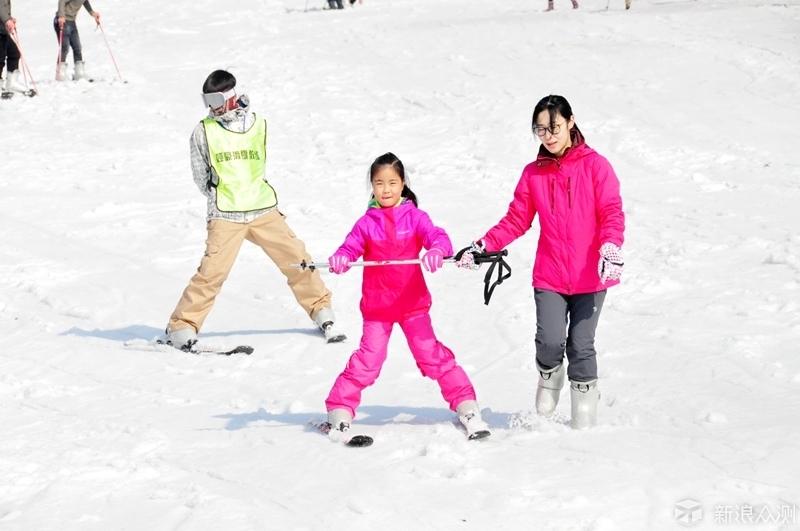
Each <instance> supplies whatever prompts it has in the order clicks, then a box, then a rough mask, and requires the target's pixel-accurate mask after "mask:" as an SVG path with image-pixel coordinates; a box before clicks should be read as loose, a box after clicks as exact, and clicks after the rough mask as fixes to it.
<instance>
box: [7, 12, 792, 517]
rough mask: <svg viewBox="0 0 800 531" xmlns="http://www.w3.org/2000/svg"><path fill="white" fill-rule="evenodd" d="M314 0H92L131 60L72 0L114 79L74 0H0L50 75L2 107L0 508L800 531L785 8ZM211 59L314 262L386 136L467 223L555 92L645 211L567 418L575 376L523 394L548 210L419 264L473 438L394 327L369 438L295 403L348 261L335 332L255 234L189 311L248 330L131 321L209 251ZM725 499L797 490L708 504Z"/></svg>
mask: <svg viewBox="0 0 800 531" xmlns="http://www.w3.org/2000/svg"><path fill="white" fill-rule="evenodd" d="M323 3H324V2H323V1H321V0H309V2H308V4H307V5H306V4H305V3H304V0H266V1H264V0H248V1H246V0H229V1H226V2H221V1H218V0H217V1H211V0H200V1H192V2H189V1H185V0H184V1H170V2H164V1H157V0H142V1H139V2H134V3H124V2H102V1H101V0H97V2H96V3H95V4H96V5H95V8H97V10H98V11H100V12H101V13H102V16H103V19H102V20H103V28H104V30H105V34H106V37H107V38H108V42H109V44H110V45H111V51H112V52H113V53H114V58H115V59H116V61H117V64H118V66H119V69H120V72H121V74H122V77H123V78H124V79H125V80H126V81H127V83H122V82H121V81H120V80H119V79H118V76H117V72H116V70H115V68H114V65H113V63H112V61H111V57H110V56H109V53H108V50H107V49H106V46H105V42H104V40H103V35H102V34H101V33H100V32H98V31H94V30H93V25H94V24H93V23H92V20H91V19H90V18H89V17H88V15H87V13H85V12H82V13H81V14H80V16H79V19H78V26H79V28H80V31H81V37H82V39H83V45H84V58H85V61H86V64H87V71H89V73H90V74H92V75H93V76H94V77H95V82H94V83H88V82H84V81H82V82H78V83H73V82H64V83H61V84H56V82H55V81H54V79H53V78H54V72H55V65H54V63H55V61H53V59H55V55H56V53H57V46H56V38H55V35H54V32H53V29H52V15H53V10H54V7H55V5H54V4H55V1H54V0H47V1H45V0H35V1H30V2H15V3H14V9H15V16H16V18H17V19H18V21H19V36H20V38H21V39H22V41H21V44H22V46H23V53H24V54H25V55H26V58H27V60H28V63H29V65H30V69H31V71H32V73H33V75H34V78H35V80H36V84H37V87H38V89H39V91H40V95H39V96H38V97H35V98H30V99H29V98H24V97H22V96H16V97H14V98H13V99H12V100H10V101H3V102H0V168H1V169H0V173H2V179H0V196H1V197H2V209H0V242H1V243H2V253H0V425H1V426H2V437H0V528H2V529H3V530H7V531H21V530H26V531H28V530H37V531H46V530H54V531H55V530H58V531H63V530H70V531H73V530H75V531H78V530H79V531H109V530H122V529H125V530H177V529H180V530H192V531H195V530H198V531H211V530H215V531H216V530H219V529H225V530H229V531H234V530H236V531H238V530H281V531H290V530H291V531H301V530H317V529H333V530H348V531H353V530H370V531H372V530H384V531H407V530H415V529H430V530H521V529H533V530H545V531H547V530H552V531H556V530H558V531H563V530H594V531H609V530H634V531H641V530H662V529H664V530H670V529H682V528H683V527H684V526H683V525H682V523H680V522H678V521H677V520H676V518H675V504H676V503H678V502H682V501H684V500H693V501H695V502H697V503H700V504H701V507H702V509H703V511H704V515H703V518H702V520H700V521H697V522H696V523H695V526H694V528H696V529H710V528H725V529H751V528H755V529H771V530H775V529H781V530H784V529H797V528H798V527H799V526H800V524H798V523H797V522H798V521H800V520H799V519H800V515H797V514H796V512H795V514H794V518H791V517H790V516H791V515H790V514H789V513H788V512H787V511H788V510H789V509H790V508H796V506H797V505H800V477H799V476H798V473H797V471H798V470H800V450H798V449H800V428H799V426H800V408H798V406H797V405H798V402H800V356H798V354H799V353H800V347H798V345H800V213H799V210H798V206H797V205H798V202H800V156H798V145H800V128H798V123H800V100H799V99H798V94H800V6H799V5H798V2H797V1H796V0H791V1H789V2H785V3H782V2H777V3H776V2H772V1H769V0H767V1H756V0H726V1H706V0H696V1H677V0H676V1H668V0H634V2H633V7H632V8H631V9H630V10H629V11H625V10H624V2H623V0H610V3H609V8H608V10H606V9H605V7H606V1H605V0H581V8H580V9H578V10H575V11H574V10H572V9H571V8H570V5H569V2H568V1H567V0H556V3H555V5H556V10H555V11H553V12H552V13H543V12H542V10H543V9H544V7H545V4H546V3H545V1H544V0H536V1H534V0H524V1H523V0H507V1H503V2H497V1H485V0H461V1H458V2H456V1H454V0H425V1H424V2H419V1H411V0H392V1H387V0H365V3H364V4H363V5H360V4H356V5H355V7H353V8H349V7H348V8H347V9H345V10H343V11H324V10H322V4H323ZM69 62H70V63H72V59H71V56H70V59H69ZM217 68H229V69H230V70H231V71H232V72H233V73H234V74H235V75H236V76H237V78H238V79H239V88H240V90H241V91H243V92H246V93H248V94H249V95H250V96H251V98H252V102H253V107H254V109H255V110H256V111H257V112H260V113H262V114H263V115H264V116H265V117H266V118H267V119H268V121H269V127H270V136H269V154H268V157H269V161H268V169H267V171H268V175H269V178H270V180H271V182H272V183H273V185H274V186H275V188H276V189H277V191H278V196H279V199H280V204H281V210H282V212H284V213H285V214H286V216H287V218H288V222H289V223H290V225H291V226H292V228H293V229H294V231H295V232H296V233H297V234H298V236H299V237H300V238H302V239H303V240H304V241H305V242H306V244H307V246H308V249H309V251H310V252H311V254H312V255H313V256H314V258H315V259H317V260H325V259H327V257H328V256H329V254H331V253H332V252H333V251H334V250H335V249H336V247H337V246H338V245H339V244H340V243H341V241H342V240H343V239H344V236H345V234H346V233H347V231H348V230H349V229H350V227H351V226H352V224H353V223H354V222H355V220H356V219H357V218H358V216H360V215H361V214H362V213H363V211H364V210H365V206H366V201H367V192H366V172H367V169H368V166H369V164H370V162H371V161H372V160H373V159H374V158H375V157H377V156H378V155H381V154H383V153H385V152H387V151H392V152H394V153H395V154H397V155H398V156H399V157H400V158H401V159H402V160H403V161H404V162H405V164H406V167H407V168H408V169H409V171H410V179H411V185H412V188H413V189H414V191H415V192H416V193H417V194H418V196H419V198H420V201H421V204H420V206H421V207H422V208H423V209H425V210H427V211H428V212H429V213H430V215H431V216H432V218H433V219H434V221H435V222H436V223H437V224H439V225H441V226H443V227H444V228H445V229H446V230H447V231H448V232H449V234H450V236H451V238H452V239H453V242H454V245H455V246H456V247H457V248H459V247H463V246H466V245H468V244H469V242H470V241H471V240H473V239H475V238H477V237H479V236H481V235H482V234H483V232H484V231H485V230H486V229H488V228H489V227H490V226H492V225H493V224H494V223H495V222H496V221H497V220H498V219H499V218H500V217H501V216H502V215H503V214H504V213H505V209H506V206H507V204H508V202H509V201H510V200H511V197H512V193H513V189H514V186H515V184H516V182H517V179H518V178H519V175H520V173H521V170H522V168H523V167H524V165H525V164H526V163H527V162H529V161H531V160H532V159H533V158H534V157H535V155H536V152H537V149H538V145H537V142H536V141H535V139H534V138H533V136H532V134H531V131H530V119H531V111H532V109H533V106H534V105H535V103H536V102H537V101H538V100H539V99H540V98H541V97H543V96H545V95H548V94H551V93H553V94H561V95H564V96H566V97H567V98H568V99H569V100H570V102H571V103H572V106H573V109H574V111H575V115H576V118H577V122H578V124H579V125H580V127H581V129H582V130H583V132H584V133H585V136H586V139H587V142H588V144H589V145H590V146H592V147H593V148H595V149H596V150H598V151H599V152H600V153H601V154H603V155H605V156H606V157H607V158H608V159H609V160H610V161H611V163H612V164H613V166H614V168H615V169H616V171H617V173H618V175H619V177H620V180H621V182H622V194H623V201H624V205H625V211H626V214H627V231H626V242H625V245H624V248H623V250H624V252H625V257H626V270H625V273H624V275H623V283H622V285H621V286H619V287H616V288H614V289H612V290H611V291H610V293H609V295H608V298H607V303H606V307H605V308H604V309H603V315H602V317H601V320H600V327H599V330H598V337H597V349H598V361H599V370H600V388H601V392H602V399H601V402H600V406H599V425H598V426H597V427H596V428H595V429H591V430H588V431H584V432H576V431H573V430H572V429H570V427H569V391H568V390H567V391H565V392H564V393H563V394H562V403H561V404H560V405H559V407H558V410H557V413H556V416H555V418H554V419H553V420H550V421H547V420H543V419H540V418H538V417H537V416H536V415H535V412H534V395H535V389H536V381H537V372H536V369H535V365H534V357H535V345H534V333H535V309H534V303H533V293H532V288H531V286H530V281H531V279H530V273H531V267H532V263H533V255H534V252H535V249H536V239H537V231H538V228H537V227H538V225H537V224H536V223H534V227H533V228H532V229H531V231H530V232H529V233H528V234H527V235H526V236H524V237H523V238H521V239H519V240H518V241H516V242H514V243H513V244H512V245H511V246H510V247H509V258H508V260H509V263H510V264H511V266H512V268H513V276H512V278H511V279H510V280H509V281H507V282H506V283H504V284H503V285H502V286H500V287H498V288H497V290H496V291H495V294H494V297H493V299H492V301H491V304H490V305H489V306H484V305H483V300H482V299H483V297H482V289H483V284H482V279H483V272H484V271H480V272H470V271H463V270H458V269H456V268H454V267H452V266H446V267H445V268H444V269H443V270H441V271H440V272H437V273H436V274H435V275H426V276H427V278H428V279H429V286H430V288H431V291H432V293H433V300H434V306H433V309H432V317H433V320H434V326H435V328H436V331H437V334H438V335H439V337H440V339H441V340H442V341H443V342H444V343H445V344H446V345H448V346H449V347H450V348H452V350H453V351H454V352H455V353H456V356H457V358H458V359H459V361H460V363H461V364H462V365H463V366H464V367H465V368H466V370H467V372H468V374H469V375H470V376H471V378H472V379H473V382H474V384H475V387H476V390H477V392H478V394H479V401H480V404H481V406H482V408H484V409H483V411H484V415H485V418H486V419H487V421H488V422H489V424H490V426H491V428H492V431H493V434H492V436H491V438H489V439H488V440H485V441H483V442H479V443H475V442H468V441H467V440H466V438H465V436H464V434H463V433H462V431H461V430H460V429H459V428H458V427H457V425H456V424H455V423H454V422H455V421H456V417H455V415H454V414H453V413H452V412H450V411H449V410H448V409H447V406H446V404H445V403H444V401H443V400H442V398H441V396H440V395H439V392H438V388H437V386H436V385H435V383H434V382H432V381H430V380H427V379H425V378H423V377H422V376H420V374H419V372H418V371H417V369H416V367H415V366H414V362H413V360H412V358H411V355H410V353H409V351H408V347H407V346H406V344H405V341H404V339H403V337H402V333H401V332H400V331H399V330H398V329H395V336H394V337H393V338H392V343H391V346H390V357H389V360H388V362H387V363H386V365H385V367H384V370H383V373H382V375H381V377H380V378H379V380H378V382H377V384H376V385H375V386H373V387H371V388H369V389H368V390H366V391H365V393H364V400H363V404H362V407H361V409H360V410H359V415H358V418H357V419H356V427H355V430H356V431H359V432H363V433H368V434H371V435H373V436H374V437H375V441H376V442H375V444H374V445H373V446H372V447H370V448H367V449H351V448H347V447H344V446H343V445H340V444H336V443H332V442H330V441H329V440H328V439H326V438H325V437H324V436H322V435H319V434H317V433H315V432H313V431H312V430H311V429H310V428H309V426H308V422H309V420H310V419H313V418H322V417H323V415H324V403H323V401H324V399H325V397H326V395H327V392H328V390H329V388H330V386H331V384H332V383H333V380H334V378H335V377H336V375H337V374H338V373H339V372H340V371H341V370H342V368H343V367H344V365H345V363H346V361H347V359H348V357H349V355H350V353H351V352H352V350H353V349H354V348H356V346H357V344H358V339H359V336H360V331H361V318H360V314H359V311H358V302H359V297H360V279H361V272H360V271H359V270H353V271H352V272H350V273H348V274H346V275H343V276H340V277H334V276H333V275H329V274H327V273H326V276H325V280H326V282H327V283H328V286H329V287H330V288H331V289H332V291H333V292H334V304H335V310H336V311H337V314H338V316H339V324H340V327H341V328H342V329H343V330H344V331H345V332H346V333H347V334H348V336H349V339H348V341H346V342H344V343H341V344H334V345H326V344H325V343H324V342H323V340H322V337H321V335H320V334H319V332H318V331H316V330H315V328H314V326H313V325H312V323H311V322H310V321H309V320H308V318H307V316H306V315H305V314H304V313H303V312H302V310H301V309H300V308H299V307H298V306H297V304H296V303H295V301H294V298H293V297H292V295H291V293H290V291H289V289H288V288H287V287H286V285H285V282H284V280H283V279H282V277H281V275H280V274H279V272H278V270H277V268H276V267H275V266H274V265H273V264H272V263H271V262H270V261H269V260H268V259H267V257H266V256H264V255H263V253H262V252H261V251H260V250H258V249H257V248H255V247H254V246H252V245H249V244H246V245H245V247H244V248H243V249H242V252H241V255H240V259H239V261H238V262H237V264H236V265H235V267H234V269H233V271H232V273H231V276H230V278H229V279H228V281H227V283H226V284H225V287H224V289H223V291H222V294H221V295H220V297H219V298H218V300H217V303H216V306H215V307H214V309H213V311H212V313H211V315H210V317H209V319H208V321H207V322H206V325H205V327H204V328H203V330H202V333H201V339H202V340H204V341H205V342H206V343H210V344H214V345H220V346H234V345H237V344H243V343H244V344H250V345H252V346H253V347H255V353H254V354H253V355H252V356H249V357H248V356H238V357H231V358H224V357H199V356H192V355H188V354H184V353H181V352H178V351H158V350H152V349H151V350H147V346H146V344H147V341H149V340H151V339H153V338H154V337H156V336H157V335H158V334H159V333H160V332H161V331H162V330H163V328H164V326H165V325H166V322H167V319H168V317H169V315H170V313H171V311H172V309H173V308H174V305H175V303H176V302H177V300H178V298H179V296H180V294H181V292H182V290H183V288H184V287H185V285H186V283H187V281H188V279H189V278H190V277H191V275H192V274H193V273H194V271H195V269H196V267H197V265H198V264H199V260H200V258H201V256H202V253H203V249H204V240H205V200H204V198H203V197H202V196H201V195H200V193H199V192H198V190H197V189H196V188H195V185H194V183H193V182H192V179H191V173H190V170H189V154H188V138H189V134H190V132H191V131H192V129H193V128H194V126H195V125H196V124H197V122H198V121H199V120H200V119H201V118H203V116H204V111H203V108H202V105H201V101H200V97H199V94H200V88H201V85H202V82H203V80H204V79H205V77H206V76H207V75H208V74H209V73H210V72H211V71H212V70H214V69H217ZM71 69H72V67H71V66H70V71H71ZM126 342H127V343H129V345H127V346H126V344H125V343H126ZM734 506H736V507H738V509H736V510H739V511H742V512H744V511H745V508H746V507H750V508H751V510H752V511H753V514H756V515H757V514H758V513H759V511H763V510H764V509H768V510H769V511H770V513H771V514H772V515H773V516H775V515H776V514H778V513H779V512H780V511H783V514H784V517H783V518H780V519H779V518H773V519H772V520H771V521H770V522H760V523H759V524H736V523H730V524H727V525H724V524H725V522H723V521H721V514H722V513H720V512H718V508H724V507H729V508H733V507H734Z"/></svg>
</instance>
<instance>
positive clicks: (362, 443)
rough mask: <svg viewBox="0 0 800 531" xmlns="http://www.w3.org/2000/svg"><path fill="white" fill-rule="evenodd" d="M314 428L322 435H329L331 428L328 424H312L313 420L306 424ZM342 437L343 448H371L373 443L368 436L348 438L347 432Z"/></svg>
mask: <svg viewBox="0 0 800 531" xmlns="http://www.w3.org/2000/svg"><path fill="white" fill-rule="evenodd" d="M308 423H309V424H311V425H312V426H313V427H314V428H316V429H317V430H319V431H320V432H322V433H324V434H325V435H329V434H330V432H331V429H332V428H333V427H332V426H331V424H330V422H314V421H313V420H311V421H309V422H308ZM342 435H343V437H342V439H341V441H342V444H344V445H345V446H353V447H355V448H364V447H366V446H371V445H372V443H373V442H374V441H373V439H372V437H370V436H369V435H353V436H352V437H348V434H347V432H345V433H343V434H342Z"/></svg>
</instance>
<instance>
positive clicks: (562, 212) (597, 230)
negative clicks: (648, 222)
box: [483, 128, 625, 295]
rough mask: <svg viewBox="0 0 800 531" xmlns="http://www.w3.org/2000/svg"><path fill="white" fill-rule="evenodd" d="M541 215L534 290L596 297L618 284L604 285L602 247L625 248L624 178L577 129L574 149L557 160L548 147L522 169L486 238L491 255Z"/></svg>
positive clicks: (573, 136)
mask: <svg viewBox="0 0 800 531" xmlns="http://www.w3.org/2000/svg"><path fill="white" fill-rule="evenodd" d="M537 212H538V213H539V226H540V234H539V245H538V247H537V249H536V260H535V262H534V266H533V286H534V287H535V288H541V289H545V290H549V291H555V292H557V293H562V294H565V295H572V294H578V293H595V292H597V291H602V290H604V289H606V288H608V287H610V286H614V285H616V284H619V280H614V281H609V282H607V283H605V284H602V283H601V282H600V276H599V275H598V273H597V263H598V261H599V260H600V246H601V245H602V244H604V243H606V242H611V243H613V244H615V245H616V246H618V247H622V242H623V240H624V238H623V231H624V230H625V214H624V213H623V212H622V199H621V198H620V195H619V180H618V179H617V176H616V175H615V174H614V170H613V169H612V168H611V164H609V162H608V161H607V160H606V159H605V158H604V157H603V156H602V155H600V154H598V153H597V152H596V151H595V150H593V149H592V148H590V147H589V146H587V145H586V143H585V142H584V139H583V135H582V134H581V132H580V131H578V130H577V128H576V129H574V130H573V131H572V147H570V148H569V149H568V150H567V151H566V152H565V153H564V155H563V156H562V157H561V158H556V157H554V156H553V155H552V154H550V152H548V151H547V150H546V149H545V148H544V146H541V148H540V149H539V156H538V157H537V158H536V160H535V161H534V162H532V163H530V164H528V165H527V166H526V167H525V169H524V170H523V171H522V177H521V178H520V180H519V183H518V184H517V188H516V190H514V200H513V201H511V204H510V205H509V206H508V212H507V213H506V215H505V216H504V217H503V219H501V220H500V222H499V223H498V224H497V225H495V226H494V227H492V229H490V230H489V232H487V233H486V235H485V236H484V237H483V241H484V244H485V245H486V250H487V251H499V250H501V249H504V248H505V247H506V246H507V245H508V244H509V243H511V242H512V241H514V240H516V239H517V238H519V237H520V236H522V235H523V234H525V233H526V232H527V231H528V229H530V228H531V223H533V218H534V216H535V215H536V213H537Z"/></svg>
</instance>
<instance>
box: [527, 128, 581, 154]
mask: <svg viewBox="0 0 800 531" xmlns="http://www.w3.org/2000/svg"><path fill="white" fill-rule="evenodd" d="M569 137H570V138H571V139H572V145H571V146H570V147H568V148H567V150H566V151H565V152H564V154H563V155H561V156H560V157H556V156H555V155H553V154H552V153H550V152H549V151H547V148H546V147H544V144H542V145H541V146H539V154H538V155H537V156H536V160H538V161H542V162H544V161H548V162H556V161H559V160H567V159H568V158H572V157H571V156H570V155H572V154H573V153H578V154H579V153H580V152H582V151H583V148H584V146H586V140H585V139H584V138H583V133H581V130H580V129H578V126H577V125H576V126H575V127H573V128H572V130H571V131H570V132H569ZM573 156H574V155H573Z"/></svg>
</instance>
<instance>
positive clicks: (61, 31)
mask: <svg viewBox="0 0 800 531" xmlns="http://www.w3.org/2000/svg"><path fill="white" fill-rule="evenodd" d="M62 46H64V28H63V27H60V28H58V59H57V60H56V81H59V82H60V81H61V62H62V61H61V47H62Z"/></svg>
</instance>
